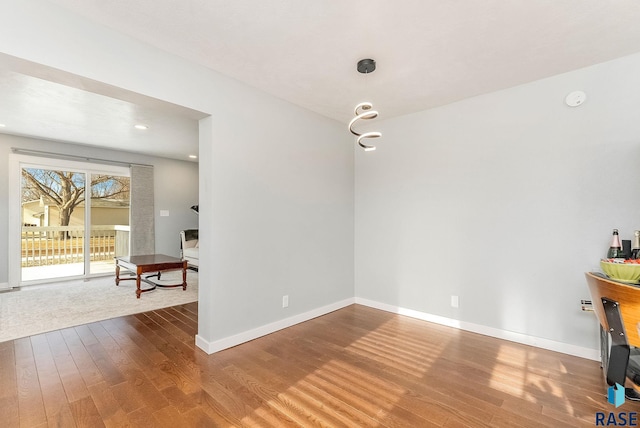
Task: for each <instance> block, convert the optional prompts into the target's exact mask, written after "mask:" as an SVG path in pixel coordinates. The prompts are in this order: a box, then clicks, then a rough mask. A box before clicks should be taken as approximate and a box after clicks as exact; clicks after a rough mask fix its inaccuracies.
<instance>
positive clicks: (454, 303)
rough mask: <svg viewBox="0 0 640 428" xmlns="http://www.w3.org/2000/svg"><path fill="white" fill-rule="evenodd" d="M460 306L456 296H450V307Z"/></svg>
mask: <svg viewBox="0 0 640 428" xmlns="http://www.w3.org/2000/svg"><path fill="white" fill-rule="evenodd" d="M458 306H460V301H459V300H458V296H451V307H452V308H457V307H458Z"/></svg>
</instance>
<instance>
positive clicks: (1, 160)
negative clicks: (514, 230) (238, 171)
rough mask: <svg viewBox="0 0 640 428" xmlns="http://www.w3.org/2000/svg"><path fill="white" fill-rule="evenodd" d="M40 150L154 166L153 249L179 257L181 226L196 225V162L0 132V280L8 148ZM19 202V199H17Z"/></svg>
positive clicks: (0, 279) (3, 275) (1, 277)
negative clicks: (163, 214)
mask: <svg viewBox="0 0 640 428" xmlns="http://www.w3.org/2000/svg"><path fill="white" fill-rule="evenodd" d="M12 147H15V148H21V149H30V150H39V151H46V152H53V153H60V154H67V155H74V156H86V157H92V158H96V159H109V160H114V161H122V162H136V163H142V164H147V165H153V166H154V195H155V228H156V234H155V235H156V236H155V241H156V251H157V252H158V253H162V254H167V255H171V256H175V257H178V256H179V255H180V236H179V233H180V230H182V229H187V228H192V227H197V226H198V218H197V216H196V215H195V214H194V213H193V212H192V211H191V210H190V209H189V207H190V206H191V205H193V204H194V203H197V201H198V164H197V163H195V162H187V161H179V160H172V159H165V158H159V157H154V156H143V155H140V154H135V153H124V152H119V151H113V150H104V149H97V148H93V147H89V146H81V145H73V144H64V143H59V142H54V141H46V140H39V139H34V138H25V137H18V136H13V135H7V134H0V165H3V167H2V168H0V201H2V203H0V219H3V220H4V221H2V222H0V242H3V243H5V245H0V283H5V282H7V277H8V275H7V272H8V271H7V269H8V266H7V257H8V254H7V244H8V236H9V230H10V228H15V227H17V225H10V224H8V215H9V214H8V210H9V208H8V204H9V200H8V198H9V191H8V181H9V177H8V170H9V168H8V165H9V154H10V153H11V148H12ZM18 202H19V201H18ZM160 210H168V211H169V217H160Z"/></svg>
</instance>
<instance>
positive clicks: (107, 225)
mask: <svg viewBox="0 0 640 428" xmlns="http://www.w3.org/2000/svg"><path fill="white" fill-rule="evenodd" d="M129 189H130V180H129V177H124V176H117V175H106V174H91V201H90V202H91V215H90V218H91V239H90V240H89V243H88V244H89V248H88V249H87V251H88V254H89V259H88V260H89V261H90V263H89V273H90V274H104V273H114V272H115V263H114V257H120V256H128V255H129V206H130V204H129Z"/></svg>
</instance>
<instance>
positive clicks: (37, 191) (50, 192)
mask: <svg viewBox="0 0 640 428" xmlns="http://www.w3.org/2000/svg"><path fill="white" fill-rule="evenodd" d="M86 189H87V186H86V183H85V175H84V174H81V173H77V172H70V171H56V170H48V169H39V168H23V169H22V202H23V203H24V202H28V201H33V200H38V199H41V198H46V199H48V201H51V202H52V203H53V205H55V206H56V207H58V210H59V212H60V226H68V225H69V221H70V220H71V214H72V213H73V210H74V209H75V208H76V207H77V206H78V205H80V204H82V203H83V202H84V201H85V198H86ZM89 189H90V192H91V195H90V197H91V199H120V200H128V199H129V190H130V185H129V177H120V176H112V175H98V174H92V175H91V183H90V187H89Z"/></svg>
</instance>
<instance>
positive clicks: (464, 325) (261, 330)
mask: <svg viewBox="0 0 640 428" xmlns="http://www.w3.org/2000/svg"><path fill="white" fill-rule="evenodd" d="M354 303H356V304H359V305H364V306H369V307H371V308H375V309H380V310H383V311H386V312H391V313H394V314H398V315H405V316H408V317H411V318H416V319H420V320H423V321H428V322H432V323H435V324H441V325H446V326H449V327H453V328H457V329H460V330H465V331H470V332H473V333H478V334H483V335H485V336H490V337H495V338H498V339H503V340H508V341H510V342H516V343H522V344H524V345H530V346H535V347H537V348H542V349H548V350H550V351H556V352H561V353H563V354H568V355H573V356H576V357H581V358H586V359H589V360H594V361H600V350H599V349H591V348H584V347H581V346H576V345H570V344H567V343H562V342H556V341H554V340H549V339H543V338H540V337H535V336H529V335H526V334H522V333H515V332H512V331H507V330H501V329H498V328H493V327H487V326H484V325H480V324H474V323H470V322H465V321H460V320H456V319H452V318H446V317H442V316H439V315H432V314H428V313H426V312H420V311H416V310H413V309H406V308H401V307H398V306H393V305H389V304H386V303H380V302H376V301H373V300H368V299H363V298H360V297H355V298H349V299H345V300H342V301H339V302H335V303H332V304H330V305H327V306H323V307H321V308H317V309H314V310H311V311H309V312H305V313H302V314H298V315H294V316H292V317H289V318H285V319H283V320H280V321H276V322H273V323H270V324H267V325H263V326H260V327H257V328H254V329H252V330H248V331H245V332H242V333H238V334H235V335H233V336H229V337H225V338H223V339H219V340H216V341H213V342H209V341H207V340H205V339H204V338H202V337H201V336H200V335H196V346H198V348H200V349H202V350H203V351H204V352H206V353H207V354H213V353H215V352H218V351H222V350H224V349H227V348H231V347H234V346H237V345H240V344H242V343H245V342H248V341H250V340H253V339H257V338H258V337H261V336H266V335H267V334H270V333H273V332H276V331H278V330H282V329H283V328H287V327H291V326H292V325H296V324H299V323H301V322H304V321H308V320H310V319H313V318H316V317H319V316H322V315H325V314H328V313H329V312H333V311H336V310H338V309H341V308H344V307H346V306H349V305H352V304H354Z"/></svg>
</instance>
